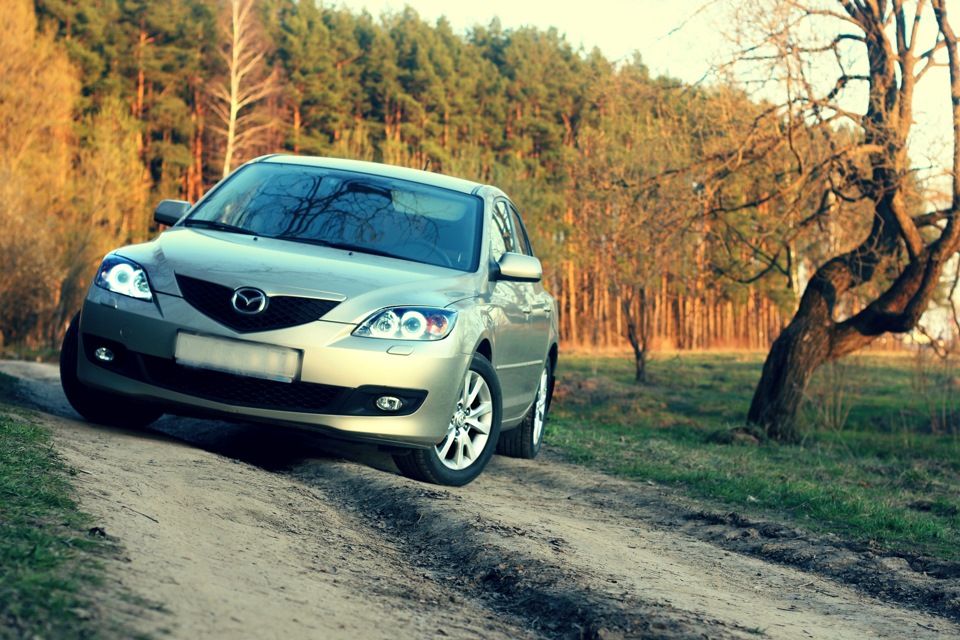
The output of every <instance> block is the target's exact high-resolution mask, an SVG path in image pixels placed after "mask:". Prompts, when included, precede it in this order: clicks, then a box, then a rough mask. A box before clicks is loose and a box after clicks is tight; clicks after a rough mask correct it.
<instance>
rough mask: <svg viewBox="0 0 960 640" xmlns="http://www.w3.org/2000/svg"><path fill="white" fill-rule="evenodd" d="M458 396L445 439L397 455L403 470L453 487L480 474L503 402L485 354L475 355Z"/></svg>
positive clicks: (492, 444)
mask: <svg viewBox="0 0 960 640" xmlns="http://www.w3.org/2000/svg"><path fill="white" fill-rule="evenodd" d="M459 398H460V399H459V400H458V401H457V406H455V407H453V411H452V416H451V418H450V424H449V425H448V426H447V435H446V437H444V439H443V440H441V441H440V442H439V443H438V444H437V445H436V446H433V447H430V448H428V449H415V450H413V451H411V452H410V453H406V454H397V455H395V456H394V458H393V459H394V462H395V463H396V465H397V467H398V468H399V469H400V473H402V474H403V475H405V476H407V477H408V478H411V479H413V480H419V481H421V482H429V483H432V484H442V485H447V486H451V487H462V486H463V485H465V484H468V483H469V482H472V481H473V480H474V479H476V477H477V476H479V475H480V473H481V472H482V471H483V469H484V468H485V467H486V466H487V463H488V462H490V458H491V457H493V452H494V449H496V444H497V439H498V437H499V436H500V412H501V408H502V404H503V398H502V395H501V393H500V382H499V380H498V379H497V374H496V372H495V371H494V370H493V365H491V364H490V361H489V360H487V359H486V358H485V357H483V356H482V355H480V354H477V355H475V356H474V357H473V361H472V362H471V363H470V367H469V368H468V369H467V373H466V375H465V376H464V379H463V381H462V382H461V385H460V395H459Z"/></svg>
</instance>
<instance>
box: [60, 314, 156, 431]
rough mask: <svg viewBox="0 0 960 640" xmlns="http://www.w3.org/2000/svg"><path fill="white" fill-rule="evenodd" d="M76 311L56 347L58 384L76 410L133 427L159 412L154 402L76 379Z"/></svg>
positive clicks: (93, 419) (99, 421)
mask: <svg viewBox="0 0 960 640" xmlns="http://www.w3.org/2000/svg"><path fill="white" fill-rule="evenodd" d="M80 357H81V356H80V314H79V313H78V314H77V315H75V316H74V317H73V320H72V321H71V322H70V327H69V328H68V329H67V333H66V335H64V336H63V345H62V346H61V347H60V385H61V386H62V387H63V392H64V394H66V396H67V400H68V401H69V402H70V406H72V407H73V408H74V409H75V410H76V411H77V413H79V414H80V415H81V416H83V417H84V419H86V420H87V421H89V422H96V423H97V424H105V425H109V426H111V427H126V428H130V429H137V428H140V427H145V426H147V425H148V424H150V423H151V422H153V421H155V420H156V419H157V418H159V417H160V416H162V415H163V412H162V411H161V410H159V409H158V408H157V407H156V406H155V405H152V404H150V403H148V402H144V401H142V400H135V399H132V398H127V397H125V396H120V395H117V394H115V393H110V392H109V391H103V390H101V389H94V388H92V387H88V386H86V385H85V384H83V383H82V382H80V379H79V378H77V359H78V358H80Z"/></svg>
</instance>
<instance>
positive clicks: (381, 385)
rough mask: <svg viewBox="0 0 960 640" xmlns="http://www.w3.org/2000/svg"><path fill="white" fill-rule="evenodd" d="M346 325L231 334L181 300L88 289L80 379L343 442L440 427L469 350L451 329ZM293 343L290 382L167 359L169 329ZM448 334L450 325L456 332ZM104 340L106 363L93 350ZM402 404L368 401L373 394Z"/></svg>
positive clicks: (396, 438)
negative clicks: (398, 334)
mask: <svg viewBox="0 0 960 640" xmlns="http://www.w3.org/2000/svg"><path fill="white" fill-rule="evenodd" d="M353 329H354V326H353V325H349V324H341V323H333V322H324V321H315V322H310V323H308V324H305V325H300V326H296V327H290V328H285V329H277V330H272V331H263V332H258V333H245V334H239V333H236V332H234V331H233V330H231V329H229V328H227V327H224V326H223V325H221V324H219V323H217V322H215V321H213V320H211V319H210V318H208V317H207V316H205V315H203V314H201V313H199V312H198V311H197V310H196V309H194V308H193V307H192V306H190V305H189V304H188V303H187V302H185V301H184V300H183V299H182V298H179V297H177V296H170V295H166V294H162V293H160V294H156V296H155V300H154V301H153V302H143V301H139V300H133V299H130V298H125V297H123V296H118V295H114V294H111V293H109V292H106V291H104V290H102V289H99V288H97V287H92V288H91V290H90V292H89V293H88V297H87V300H86V301H85V303H84V307H83V310H82V313H81V324H80V335H81V356H80V357H79V358H78V368H77V374H78V378H79V380H80V381H81V382H82V383H83V384H85V385H87V386H90V387H95V388H99V389H104V390H107V391H110V392H113V393H118V394H121V395H124V396H128V397H134V398H139V399H142V400H144V401H147V402H153V403H157V404H159V405H161V406H162V407H163V408H164V410H165V411H168V412H170V413H184V414H198V413H199V414H205V415H213V416H221V417H229V418H233V419H248V420H255V421H261V422H270V423H276V424H281V425H285V426H292V427H297V428H301V429H307V430H314V431H319V432H323V433H326V434H329V435H334V436H338V437H344V438H348V439H351V440H360V441H367V442H375V443H379V444H389V445H398V446H407V447H427V446H431V445H434V444H436V443H438V442H440V441H441V440H442V439H443V438H444V437H445V436H446V433H447V427H448V425H449V423H450V417H451V415H452V412H453V409H454V407H455V404H456V401H457V398H458V394H459V390H460V389H459V387H460V385H461V384H462V381H463V379H464V375H465V372H466V370H467V368H468V367H469V364H470V357H471V356H470V352H469V350H464V349H461V348H459V345H458V341H457V340H456V339H455V336H454V335H451V336H448V338H447V339H444V340H440V341H437V342H413V341H392V340H380V339H371V338H360V337H356V336H352V335H351V331H352V330H353ZM180 331H186V332H190V333H194V334H198V335H202V336H209V337H217V338H223V339H229V340H239V341H243V342H244V343H252V344H261V345H271V346H277V347H284V348H289V349H296V350H297V351H299V352H300V353H302V357H301V360H300V368H299V374H298V375H297V376H296V379H295V380H294V381H293V382H280V381H273V380H263V379H260V378H253V377H250V376H245V375H235V374H232V373H223V372H220V371H210V370H207V369H200V368H196V367H187V366H183V365H181V364H178V363H177V362H176V361H175V358H174V353H175V348H176V342H177V334H178V332H180ZM454 333H455V332H454ZM98 348H107V349H109V350H110V352H111V354H113V360H112V361H109V362H107V361H104V360H102V359H98V358H97V357H95V356H94V353H95V351H96V350H97V349H98ZM383 395H386V396H392V397H398V398H401V400H402V401H403V405H404V406H403V408H401V409H400V410H399V411H396V412H387V411H383V410H381V409H378V408H377V407H376V405H375V404H374V403H375V400H376V398H377V397H380V396H383Z"/></svg>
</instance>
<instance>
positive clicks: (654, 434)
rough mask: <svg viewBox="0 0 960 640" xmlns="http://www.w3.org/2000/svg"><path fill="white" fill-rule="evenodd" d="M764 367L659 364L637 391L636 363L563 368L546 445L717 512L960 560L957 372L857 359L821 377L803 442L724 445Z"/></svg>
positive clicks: (881, 358)
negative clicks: (669, 488)
mask: <svg viewBox="0 0 960 640" xmlns="http://www.w3.org/2000/svg"><path fill="white" fill-rule="evenodd" d="M762 364H763V356H762V355H760V354H683V355H678V356H660V357H657V358H655V359H654V360H653V361H651V362H650V364H649V371H650V375H651V379H652V382H651V383H650V384H648V385H643V386H638V385H635V384H633V382H632V379H633V378H632V377H633V364H632V362H631V361H630V360H629V359H628V358H619V359H618V358H597V357H567V358H561V360H560V366H559V369H558V375H559V385H558V389H559V392H558V396H557V401H556V402H555V404H554V406H553V408H552V409H551V421H550V425H549V429H550V431H549V435H548V442H550V443H551V444H552V445H556V446H558V447H559V448H560V449H561V450H562V452H563V453H564V455H565V456H566V457H567V458H568V459H570V460H571V461H575V462H577V463H580V464H585V465H589V466H591V467H594V468H596V469H598V470H601V471H603V472H605V473H610V474H614V475H618V476H623V477H628V478H632V479H636V480H653V481H656V482H659V483H663V484H669V485H674V486H677V487H681V488H683V489H684V490H685V491H687V492H688V493H689V494H690V495H693V496H696V497H698V498H703V499H708V500H711V501H714V502H715V503H716V504H717V506H718V507H719V506H722V508H725V509H731V508H733V509H736V510H738V511H740V512H743V513H749V514H752V515H754V516H755V517H769V518H775V519H780V520H786V521H788V522H792V523H794V524H797V525H800V526H803V527H804V528H807V529H809V530H813V531H818V532H832V533H836V534H838V535H842V536H844V537H846V538H847V539H851V540H855V541H858V542H863V543H869V544H872V545H874V546H876V547H880V548H881V549H885V550H888V551H901V550H902V551H909V552H914V553H916V552H920V553H929V554H932V555H935V556H938V557H941V558H944V559H949V560H960V414H958V408H960V389H957V381H958V379H960V368H957V369H955V367H956V366H957V363H955V362H954V363H951V362H949V361H948V362H946V363H943V362H942V361H939V360H936V359H931V358H927V357H925V356H923V357H921V356H910V355H905V356H887V355H860V356H855V357H852V358H849V359H847V360H846V361H843V362H841V363H837V364H834V365H828V366H825V367H822V368H821V370H820V371H818V372H817V375H816V376H815V378H814V380H813V382H812V383H811V387H810V389H809V392H808V398H807V402H806V406H805V408H804V421H805V424H806V430H805V434H806V435H805V437H804V439H803V441H802V442H801V443H799V444H797V445H777V444H772V443H769V442H762V441H759V440H757V439H753V438H750V437H744V436H742V435H741V436H738V437H736V438H733V437H722V438H718V437H717V436H718V435H721V436H723V435H729V434H730V433H731V431H730V430H731V428H732V427H738V426H740V425H742V424H743V420H744V417H745V415H746V411H747V408H748V407H749V403H750V399H751V397H752V394H753V390H754V386H755V385H756V383H757V381H758V380H759V377H760V370H761V367H762Z"/></svg>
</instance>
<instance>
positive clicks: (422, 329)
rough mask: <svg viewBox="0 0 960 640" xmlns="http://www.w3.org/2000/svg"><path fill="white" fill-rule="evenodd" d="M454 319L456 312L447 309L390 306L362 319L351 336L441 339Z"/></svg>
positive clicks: (446, 333)
mask: <svg viewBox="0 0 960 640" xmlns="http://www.w3.org/2000/svg"><path fill="white" fill-rule="evenodd" d="M456 321H457V312H456V311H451V310H449V309H434V308H431V307H392V308H390V309H381V310H380V311H377V312H376V313H375V314H373V315H372V316H370V317H369V318H367V319H366V320H364V321H363V322H361V323H360V326H359V327H357V328H356V329H354V330H353V335H355V336H360V337H363V338H383V339H385V340H443V339H444V338H446V337H447V336H448V335H449V334H450V332H451V331H452V330H453V325H454V323H455V322H456Z"/></svg>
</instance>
